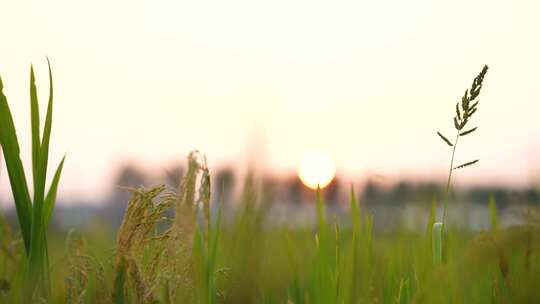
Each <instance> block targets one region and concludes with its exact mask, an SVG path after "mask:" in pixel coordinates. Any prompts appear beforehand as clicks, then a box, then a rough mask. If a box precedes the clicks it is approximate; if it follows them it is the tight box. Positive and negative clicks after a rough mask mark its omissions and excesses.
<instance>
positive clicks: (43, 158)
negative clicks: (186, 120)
mask: <svg viewBox="0 0 540 304" xmlns="http://www.w3.org/2000/svg"><path fill="white" fill-rule="evenodd" d="M47 64H48V67H49V102H48V104H47V115H46V116H45V126H44V128H43V141H42V142H41V149H40V151H39V171H40V174H41V176H42V180H41V182H42V183H41V184H40V187H43V188H40V189H39V190H40V191H42V193H45V183H46V180H47V166H48V162H49V142H50V139H51V129H52V111H53V93H54V92H53V77H52V71H51V64H50V62H49V59H48V58H47Z"/></svg>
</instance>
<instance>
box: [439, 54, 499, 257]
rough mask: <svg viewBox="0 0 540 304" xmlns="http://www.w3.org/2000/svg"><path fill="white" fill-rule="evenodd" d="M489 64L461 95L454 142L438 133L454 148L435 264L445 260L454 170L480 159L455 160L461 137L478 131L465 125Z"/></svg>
mask: <svg viewBox="0 0 540 304" xmlns="http://www.w3.org/2000/svg"><path fill="white" fill-rule="evenodd" d="M487 70H488V66H487V65H484V67H483V68H482V71H480V73H479V74H478V75H477V76H476V77H475V78H474V80H473V83H472V85H471V88H470V90H469V89H467V90H465V94H463V96H462V97H461V102H457V103H456V111H455V116H454V117H453V121H454V128H455V129H456V138H455V140H454V142H453V143H452V142H450V140H449V139H448V138H447V137H446V136H444V135H443V134H442V133H441V132H437V135H439V137H440V138H441V139H442V140H443V141H444V142H445V143H446V144H447V145H448V146H449V147H451V148H452V157H451V158H450V168H449V170H448V179H447V182H446V191H445V198H444V206H443V215H442V223H440V222H437V223H435V224H434V226H433V231H432V232H433V236H432V242H433V250H434V252H432V254H433V262H434V264H435V265H438V264H440V263H442V262H443V257H444V255H443V253H444V251H443V250H445V246H443V245H444V244H443V243H444V242H445V239H447V237H446V238H445V231H446V224H447V212H448V211H447V210H448V200H449V199H450V187H451V182H452V172H454V170H457V169H462V168H465V167H469V166H472V165H474V164H476V163H477V162H478V161H479V160H478V159H475V160H473V161H468V162H465V163H463V164H461V165H458V166H454V160H455V156H456V150H457V145H458V142H459V139H460V138H461V137H463V136H466V135H469V134H471V133H473V132H474V131H476V130H477V129H478V127H474V128H469V129H465V127H467V126H468V124H467V123H468V122H469V119H470V118H472V116H473V115H474V114H475V113H476V111H477V110H478V103H479V100H478V96H479V95H480V91H481V89H482V86H483V82H484V77H485V75H486V73H487ZM435 250H437V252H435Z"/></svg>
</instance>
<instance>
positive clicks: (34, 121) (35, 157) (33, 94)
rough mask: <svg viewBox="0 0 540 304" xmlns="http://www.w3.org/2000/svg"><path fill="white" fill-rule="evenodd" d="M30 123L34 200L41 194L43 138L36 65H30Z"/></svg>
mask: <svg viewBox="0 0 540 304" xmlns="http://www.w3.org/2000/svg"><path fill="white" fill-rule="evenodd" d="M30 125H31V131H32V173H33V178H34V200H35V197H36V195H39V193H40V191H39V189H38V187H39V185H40V180H41V177H40V170H39V154H40V147H41V142H40V141H41V140H40V135H39V133H40V132H39V103H38V97H37V90H36V77H35V74H34V67H33V66H32V65H31V66H30Z"/></svg>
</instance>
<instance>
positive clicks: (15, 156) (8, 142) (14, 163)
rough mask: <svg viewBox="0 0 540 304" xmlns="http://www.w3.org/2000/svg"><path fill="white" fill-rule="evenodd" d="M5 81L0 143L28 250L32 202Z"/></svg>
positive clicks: (0, 100) (0, 96) (0, 87)
mask: <svg viewBox="0 0 540 304" xmlns="http://www.w3.org/2000/svg"><path fill="white" fill-rule="evenodd" d="M3 87H4V86H3V83H2V80H1V79H0V144H1V145H2V149H3V152H4V160H5V162H6V168H7V171H8V176H9V182H10V185H11V190H12V193H13V199H14V201H15V209H16V210H17V217H18V219H19V225H20V227H21V234H22V236H23V240H24V245H25V249H26V252H27V253H28V252H29V250H30V238H31V235H30V231H31V225H32V213H31V210H32V203H31V199H30V193H29V191H28V184H27V183H26V176H25V174H24V169H23V166H22V161H21V159H20V155H19V154H20V149H19V142H18V140H17V133H16V131H15V125H14V123H13V117H12V116H11V111H10V109H9V105H8V103H7V98H6V96H5V95H4V94H3V92H2V90H3Z"/></svg>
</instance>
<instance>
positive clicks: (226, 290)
mask: <svg viewBox="0 0 540 304" xmlns="http://www.w3.org/2000/svg"><path fill="white" fill-rule="evenodd" d="M487 70H488V69H487V66H486V67H484V68H483V69H482V70H481V72H480V73H479V74H478V76H476V78H474V80H473V83H472V85H471V88H470V89H468V90H467V91H466V92H465V94H464V95H463V97H462V98H461V100H460V102H458V103H457V104H456V107H455V114H453V115H455V116H454V117H453V122H454V127H455V130H456V137H455V140H454V141H450V140H449V139H448V138H447V137H446V136H445V135H443V134H442V133H441V132H437V134H438V135H439V136H440V138H441V139H442V140H443V144H446V145H448V146H449V148H450V149H451V153H452V158H451V161H450V164H449V174H448V182H447V186H446V195H445V196H444V197H443V198H442V199H441V200H440V201H434V202H433V205H432V208H431V212H430V214H429V218H428V219H427V224H426V226H425V228H424V229H423V230H422V231H420V232H411V231H409V230H406V229H397V230H395V231H393V232H392V234H376V233H374V231H373V225H374V219H373V216H372V215H371V214H370V211H369V209H368V208H366V207H365V202H362V201H360V200H359V199H358V196H357V194H356V193H355V191H354V190H353V187H351V190H350V193H349V201H348V202H346V204H347V206H348V208H347V213H346V216H345V217H339V218H338V217H337V216H335V214H333V213H332V212H329V211H328V209H327V206H326V204H325V201H324V199H323V197H324V196H323V191H324V189H317V190H314V192H315V193H316V199H315V201H314V202H313V204H315V205H316V223H315V224H314V225H313V226H299V225H294V223H286V222H285V223H279V224H276V223H273V222H272V220H273V219H272V217H270V216H269V208H268V205H267V204H265V192H264V189H260V187H259V184H258V181H257V179H256V178H255V177H254V176H253V175H248V176H247V177H246V179H245V181H244V186H243V188H242V193H241V195H240V196H239V197H238V198H237V204H236V205H235V208H225V207H224V206H221V205H219V204H218V205H217V206H211V197H212V195H213V194H212V193H213V189H214V188H215V187H214V188H213V187H212V185H211V182H210V181H211V172H210V170H209V169H208V167H207V165H206V161H205V158H204V156H203V155H202V154H200V153H198V152H193V153H191V154H190V155H189V157H188V159H187V170H186V173H185V175H184V176H183V177H182V178H181V180H180V182H179V185H178V187H176V188H170V187H166V186H163V185H156V186H152V185H147V186H146V187H142V186H141V187H137V188H127V187H126V188H125V189H124V190H125V191H127V192H129V193H130V195H131V199H130V200H129V201H128V202H126V204H127V208H126V211H125V214H124V218H123V221H122V224H121V226H120V228H119V229H118V231H115V232H114V233H111V232H109V231H107V230H105V229H103V230H101V229H99V228H95V229H93V230H89V231H80V232H78V231H69V232H58V231H56V232H54V233H53V232H51V231H49V229H48V226H49V222H50V219H51V215H52V214H53V212H54V208H55V202H56V193H57V191H58V187H61V172H62V168H63V163H64V161H63V160H62V161H61V162H60V164H58V165H57V167H56V171H55V174H54V175H53V177H52V179H50V180H47V176H46V172H47V168H48V166H49V163H48V153H49V141H50V137H51V133H52V121H53V82H52V72H51V70H50V69H49V77H50V79H51V86H50V88H49V96H50V97H49V100H48V102H47V110H46V116H45V121H44V126H43V131H41V125H40V115H39V102H38V100H37V94H36V87H35V77H34V73H33V70H32V71H31V83H30V96H31V98H30V122H31V127H32V128H31V131H32V132H31V139H30V140H31V149H32V168H31V170H30V171H25V170H24V168H23V164H22V161H21V159H20V156H19V154H20V144H19V138H18V137H17V134H16V130H15V127H14V123H13V120H14V118H13V117H12V115H11V112H10V108H9V105H8V100H7V98H6V96H4V94H3V93H2V94H0V143H1V146H2V152H3V153H2V156H3V159H4V162H5V165H6V167H7V171H8V175H9V180H10V184H11V191H12V194H13V198H14V202H15V207H16V211H17V218H18V226H10V225H9V224H8V223H7V221H5V220H3V218H0V236H1V239H0V246H1V247H0V302H1V303H287V304H289V303H399V304H402V303H540V290H539V288H538V287H539V286H540V248H539V247H540V230H539V229H540V221H539V217H538V216H537V215H536V213H535V210H530V211H529V212H528V213H527V214H526V216H525V220H524V221H523V224H521V225H518V226H512V227H500V225H499V222H498V216H497V207H496V201H494V200H491V201H490V202H489V207H490V208H489V210H490V213H489V218H490V226H489V229H486V230H484V231H472V230H469V229H464V228H460V227H457V226H455V225H452V222H451V221H448V220H447V217H446V213H447V211H446V210H447V208H448V207H447V206H448V204H449V203H450V194H451V191H450V189H451V185H452V178H455V176H456V173H457V172H454V171H456V170H461V169H465V167H470V166H472V165H474V164H475V163H477V162H478V160H472V161H468V162H466V163H463V164H459V165H456V164H454V157H453V155H454V153H455V151H456V149H457V145H458V139H459V138H460V137H462V136H472V135H474V133H473V132H474V131H475V130H476V126H471V125H470V124H471V123H470V122H471V121H472V119H471V118H472V117H473V114H475V113H476V111H477V109H478V101H477V97H478V96H479V95H480V90H481V88H482V86H483V81H484V76H485V75H486V73H487ZM2 89H3V85H2V82H1V80H0V91H1V90H2ZM452 110H453V109H452ZM434 136H435V135H434ZM494 153H495V152H494ZM467 169H468V168H467ZM25 172H31V178H28V177H27V176H26V173H25ZM217 187H219V185H217ZM30 193H32V195H31V194H30ZM486 203H487V202H486ZM437 206H443V212H442V214H440V213H437Z"/></svg>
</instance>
